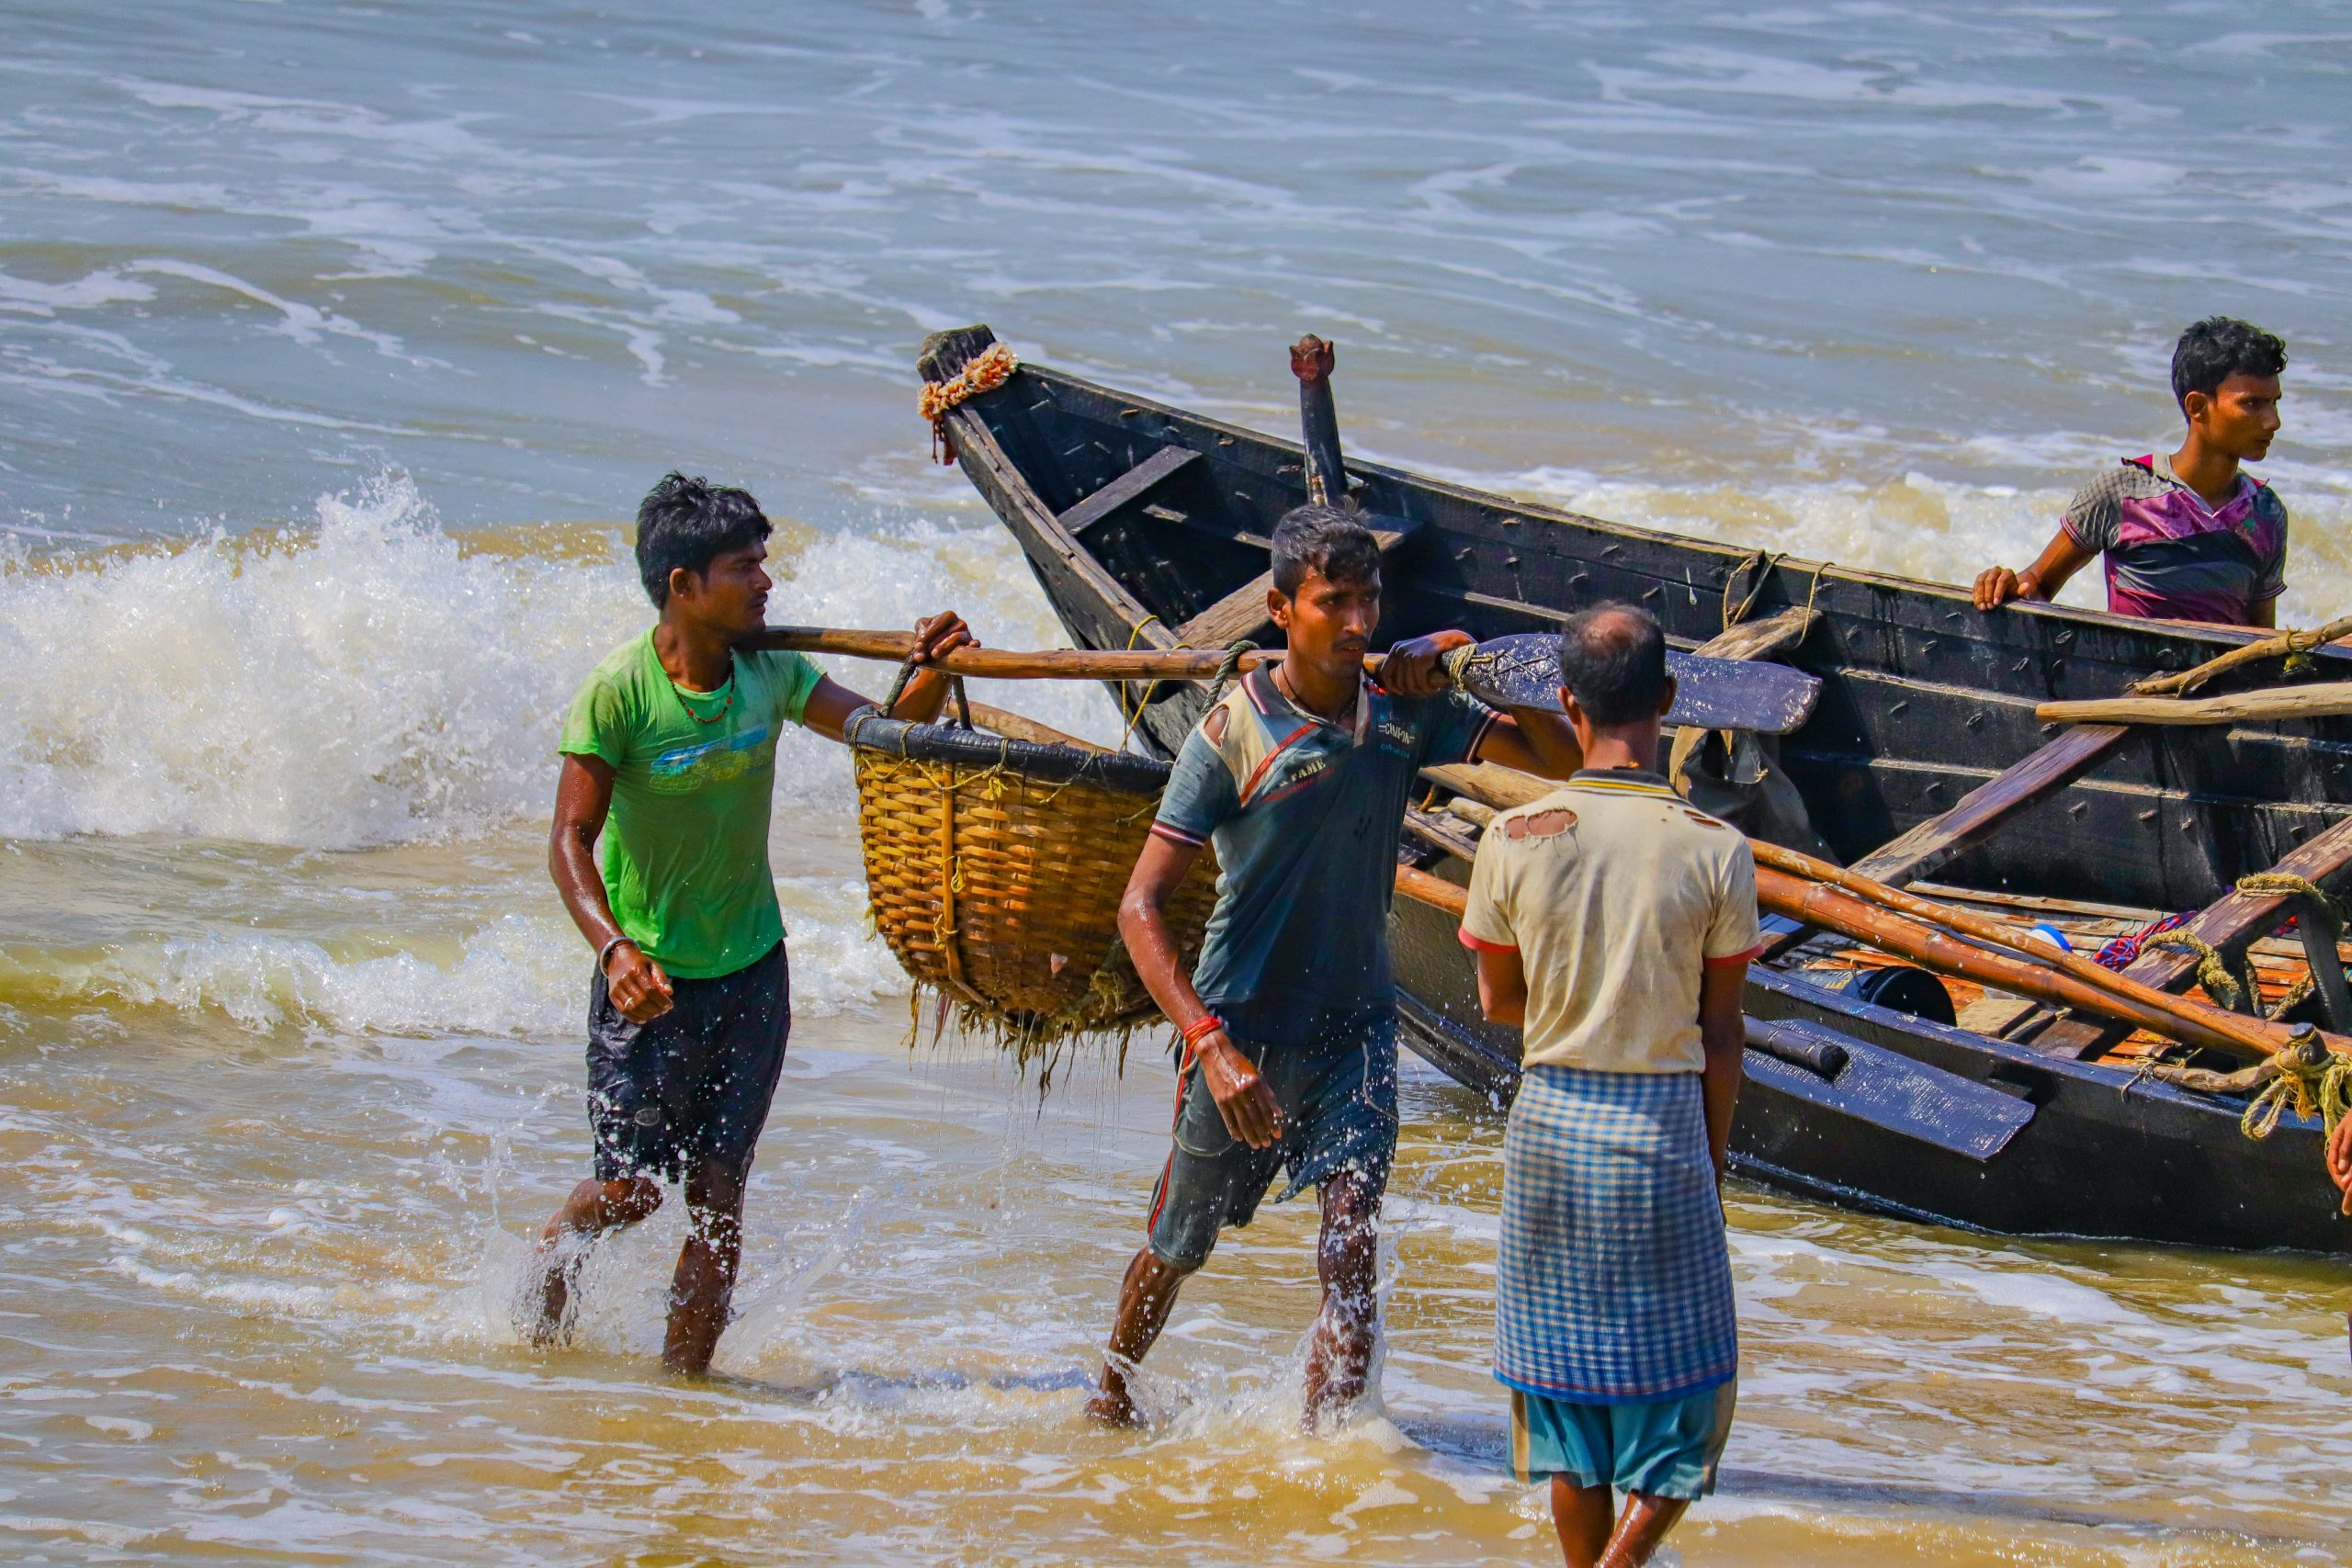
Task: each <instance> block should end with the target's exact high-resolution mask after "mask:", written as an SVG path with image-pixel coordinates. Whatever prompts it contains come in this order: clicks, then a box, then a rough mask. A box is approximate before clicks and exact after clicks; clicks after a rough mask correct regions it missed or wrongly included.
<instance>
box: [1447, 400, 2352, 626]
mask: <svg viewBox="0 0 2352 1568" xmlns="http://www.w3.org/2000/svg"><path fill="white" fill-rule="evenodd" d="M2087 450H2089V447H2088V445H2087V444H2086V443H2085V442H2083V441H2079V440H2076V439H2075V438H2072V437H2068V438H2063V439H2059V440H2057V443H2056V446H2054V447H2053V448H2052V449H2051V450H2048V451H2037V452H2036V453H2035V454H2034V456H2035V457H2036V458H2037V459H2038V460H2037V462H2036V464H2035V466H2037V467H2041V466H2056V467H2061V468H2067V467H2079V468H2081V469H2082V471H2083V472H2084V473H2085V474H2087V473H2088V472H2089V471H2090V467H2091V466H2090V465H2088V464H2075V463H2074V462H2072V461H2071V460H2072V459H2073V458H2075V457H2078V456H2079V455H2080V452H2082V451H2087ZM2018 456H2019V453H2018V451H2015V450H2009V451H2006V452H2005V453H2004V455H2003V460H2004V461H2010V462H2014V461H2016V460H2017V459H2018ZM2105 460H2109V461H2111V460H2113V459H2112V457H2111V456H2109V457H2107V458H2106V459H2105ZM1429 471H1431V472H1433V473H1437V474H1439V475H1440V476H1441V477H1443V478H1448V479H1454V480H1456V481H1457V482H1460V483H1464V484H1469V485H1475V486H1476V487H1478V488H1480V489H1485V490H1492V491H1502V492H1504V493H1507V494H1513V495H1523V496H1528V497H1532V498H1533V499H1535V500H1539V501H1545V502H1552V503H1553V504H1555V505H1558V506H1563V507H1566V508H1567V509H1569V510H1570V511H1575V512H1582V513H1588V514H1589V515H1592V516H1597V517H1602V518H1606V519H1609V520H1610V521H1612V522H1618V523H1631V524H1635V525H1642V526H1645V527H1652V528H1662V529H1667V530H1669V531H1671V532H1674V533H1679V534H1688V535H1691V536H1696V537H1700V538H1707V539H1719V540H1722V541H1723V542H1724V543H1726V544H1734V545H1739V546H1743V547H1749V548H1755V549H1770V550H1772V551H1774V552H1782V551H1785V552H1787V553H1789V554H1791V555H1794V556H1797V557H1800V558H1809V559H1813V560H1826V561H1833V562H1835V563H1837V564H1838V565H1839V566H1843V567H1852V568H1859V569H1861V570H1867V571H1881V572H1887V573H1891V574H1893V575H1895V576H1901V577H1912V578H1923V579H1926V580H1928V581H1934V582H1947V583H1965V582H1969V581H1973V580H1974V578H1975V576H1976V574H1977V573H1978V572H1980V571H1982V570H1984V569H1985V568H1986V567H1988V566H1996V565H2006V566H2011V567H2023V566H2024V565H2025V564H2026V563H2027V562H2029V561H2030V560H2032V559H2033V558H2034V557H2035V556H2036V555H2038V554H2040V553H2041V547H2043V546H2044V545H2046V544H2048V543H2049V542H2050V537H2051V536H2052V534H2053V533H2054V532H2055V531H2056V530H2057V527H2058V520H2059V518H2060V517H2061V516H2062V515H2063V514H2064V512H2065V510H2066V503H2067V502H2068V500H2069V499H2070V498H2071V496H2072V494H2073V491H2072V489H2071V488H2070V487H2066V486H2038V487H2033V488H2021V487H2017V486H2011V485H1997V484H1996V485H1985V484H1967V483H1962V482H1959V481H1955V480H1948V479H1936V478H1933V477H1931V476H1929V475H1927V474H1923V473H1917V472H1914V473H1909V474H1905V476H1904V477H1903V478H1901V479H1894V480H1891V481H1888V482H1886V483H1883V484H1860V483H1814V484H1759V485H1753V486H1746V485H1730V484H1724V485H1674V484H1653V483H1643V482H1639V481H1634V480H1628V479H1610V478H1604V477H1602V476H1600V475H1597V474H1592V473H1589V472H1586V471H1584V470H1582V469H1577V468H1550V467H1544V468H1528V469H1522V470H1519V471H1516V472H1510V473H1500V474H1497V473H1481V472H1476V471H1471V470H1464V469H1446V468H1430V470H1429ZM2303 477H2306V478H2312V479H2317V478H2319V477H2321V476H2316V475H2313V476H2303ZM2282 483H2287V485H2288V488H2287V489H2286V491H2284V493H2285V494H2286V496H2287V500H2288V503H2289V505H2290V509H2291V510H2292V513H2293V516H2294V520H2295V525H2294V533H2293V536H2292V540H2291V547H2290V555H2289V558H2288V567H2287V592H2286V593H2285V594H2284V595H2283V596H2282V598H2281V599H2280V601H2279V617H2280V621H2281V624H2285V625H2298V626H2301V625H2310V624H2314V623H2317V622H2321V621H2325V620H2330V619H2333V618H2334V617H2335V615H2340V614H2342V613H2343V606H2344V605H2346V604H2352V494H2347V493H2346V492H2345V491H2344V490H2343V489H2342V488H2340V487H2337V486H2323V485H2320V484H2316V483H2314V484H2312V485H2311V486H2310V487H2308V488H2302V487H2297V486H2294V485H2293V484H2291V482H2289V481H2286V480H2284V479H2282ZM1692 592H1694V593H1696V592H1700V591H1699V590H1698V589H1697V588H1696V587H1695V586H1694V587H1693V589H1692ZM2059 602H2060V603H2061V604H2074V605H2079V606H2082V607H2085V608H2104V607H2105V606H2106V602H2107V595H2106V590H2105V587H2104V586H2103V579H2102V578H2101V576H2100V574H2099V570H2098V566H2097V565H2096V564H2094V565H2093V566H2091V567H2090V568H2088V569H2086V570H2084V571H2082V572H2080V573H2078V574H2077V575H2076V577H2075V581H2072V582H2070V583H2068V584H2067V585H2066V588H2065V591H2064V592H2062V593H2061V594H2060V595H2059Z"/></svg>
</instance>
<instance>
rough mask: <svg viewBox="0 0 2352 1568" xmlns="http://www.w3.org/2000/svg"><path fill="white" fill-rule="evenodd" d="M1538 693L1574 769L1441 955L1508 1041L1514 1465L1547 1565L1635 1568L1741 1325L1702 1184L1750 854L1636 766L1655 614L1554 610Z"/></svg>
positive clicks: (1645, 734)
mask: <svg viewBox="0 0 2352 1568" xmlns="http://www.w3.org/2000/svg"><path fill="white" fill-rule="evenodd" d="M1560 682H1561V686H1562V692H1561V701H1562V705H1563V706H1564V707H1565V708H1566V712H1567V716H1568V723H1569V725H1570V727H1571V728H1574V729H1575V731H1576V736H1577V746H1578V748H1579V749H1580V750H1582V752H1583V755H1584V764H1585V765H1584V767H1583V768H1582V770H1580V771H1579V772H1578V773H1577V774H1576V775H1575V776H1574V777H1572V778H1570V779H1569V780H1568V782H1567V783H1566V784H1563V785H1562V786H1560V787H1559V788H1558V789H1556V790H1554V791H1553V792H1552V793H1551V794H1549V795H1544V797H1543V798H1542V799H1540V800H1537V801H1534V802H1532V804H1530V805H1527V806H1523V807H1519V808H1518V809H1517V810H1513V811H1506V812H1504V813H1503V814H1502V815H1501V816H1499V817H1498V818H1495V819H1494V822H1493V823H1492V824H1491V825H1490V826H1489V827H1488V828H1487V832H1486V836H1485V837H1484V839H1482V840H1480V842H1479V845H1478V859H1477V863H1476V868H1475V869H1474V870H1473V872H1472V873H1471V876H1470V897H1469V907H1468V908H1467V909H1466V910H1465V911H1464V914H1463V918H1462V941H1463V942H1464V944H1465V945H1467V946H1468V947H1470V948H1471V949H1472V950H1474V951H1475V952H1476V953H1477V955H1478V1000H1479V1004H1480V1006H1481V1007H1482V1008H1483V1009H1484V1010H1485V1012H1486V1014H1487V1017H1488V1018H1490V1019H1492V1020H1494V1021H1496V1022H1498V1023H1517V1024H1520V1025H1521V1026H1522V1029H1523V1038H1524V1042H1525V1046H1524V1059H1525V1062H1526V1067H1527V1070H1526V1074H1525V1076H1524V1077H1522V1078H1521V1083H1520V1089H1519V1096H1518V1098H1517V1099H1516V1100H1513V1101H1512V1103H1511V1108H1510V1125H1509V1126H1508V1128H1507V1129H1506V1130H1505V1132H1504V1134H1503V1203H1502V1225H1501V1231H1500V1235H1498V1239H1497V1243H1496V1248H1495V1377H1496V1379H1497V1381H1498V1382H1501V1383H1502V1384H1503V1385H1504V1386H1505V1387H1507V1388H1509V1389H1510V1391H1511V1468H1512V1470H1513V1471H1514V1472H1517V1473H1518V1474H1519V1475H1520V1477H1521V1479H1523V1480H1528V1481H1532V1480H1535V1479H1536V1478H1537V1477H1539V1476H1548V1477H1549V1478H1550V1479H1551V1483H1552V1519H1553V1524H1554V1526H1555V1529H1557V1531H1558V1533H1559V1539H1560V1550H1561V1552H1562V1554H1563V1556H1564V1557H1565V1559H1566V1562H1567V1564H1568V1568H1594V1565H1597V1564H1601V1563H1609V1564H1637V1563H1641V1562H1646V1561H1648V1559H1649V1556H1650V1554H1651V1553H1652V1552H1653V1551H1656V1550H1657V1546H1658V1543H1659V1542H1660V1541H1662V1540H1664V1539H1665V1538H1666V1534H1667V1532H1668V1530H1670V1529H1673V1528H1674V1525H1675V1522H1676V1521H1677V1520H1678V1519H1679V1517H1681V1515H1682V1512H1683V1510H1684V1509H1685V1508H1687V1507H1689V1506H1690V1505H1691V1501H1692V1500H1693V1499H1695V1498H1698V1497H1702V1496H1704V1495H1706V1494H1707V1493H1708V1492H1709V1491H1710V1490H1712V1489H1713V1485H1714V1477H1715V1462H1716V1461H1717V1459H1718V1458H1720V1457H1721V1455H1722V1453H1723V1448H1724V1439H1725V1438H1727V1437H1728V1436H1729V1435H1730V1431H1731V1416H1732V1404H1733V1399H1734V1392H1733V1391H1734V1389H1735V1388H1736V1385H1737V1378H1738V1372H1739V1333H1738V1323H1737V1318H1736V1313H1735V1310H1734V1306H1733V1302H1732V1288H1731V1258H1730V1254H1729V1250H1728V1249H1727V1247H1725V1245H1724V1214H1723V1206H1722V1203H1721V1201H1720V1200H1719V1198H1718V1195H1717V1189H1718V1187H1719V1185H1720V1184H1721V1182H1722V1179H1723V1170H1724V1159H1725V1157H1726V1156H1727V1153H1728V1150H1729V1146H1730V1140H1731V1121H1732V1111H1733V1110H1734V1108H1735V1106H1736V1104H1737V1101H1738V1099H1739V1079H1740V1051H1741V1046H1742V1043H1743V1041H1742V1033H1743V1030H1742V1023H1741V1017H1740V1001H1741V996H1742V992H1743V990H1744V988H1745V980H1746V976H1747V963H1748V960H1749V959H1751V958H1753V957H1754V956H1755V955H1756V953H1757V949H1758V941H1757V938H1758V931H1757V922H1756V863H1755V861H1754V860H1753V859H1752V858H1751V856H1750V853H1749V851H1748V847H1747V840H1746V839H1745V838H1743V837H1742V836H1741V835H1740V834H1738V833H1737V832H1736V831H1734V830H1733V829H1730V828H1728V827H1726V826H1724V824H1723V823H1721V822H1718V821H1717V820H1715V819H1714V818H1712V817H1710V816H1708V815H1706V814H1705V813H1704V812H1701V811H1695V810H1693V809H1691V807H1690V806H1688V805H1687V804H1685V803H1684V802H1683V800H1682V799H1681V797H1680V796H1679V795H1676V794H1675V793H1674V791H1673V789H1672V788H1671V787H1670V786H1668V784H1667V782H1666V780H1665V779H1664V778H1662V777H1660V776H1659V775H1658V774H1657V772H1656V769H1657V743H1658V727H1659V723H1660V721H1661V720H1662V719H1663V718H1664V716H1665V715H1666V712H1667V710H1668V707H1670V706H1671V705H1673V702H1674V682H1673V680H1672V679H1671V678H1670V677H1669V676H1668V674H1667V671H1666V638H1665V636H1664V634H1663V633H1662V632H1661V631H1660V629H1659V627H1658V624H1657V620H1656V619H1655V618H1654V617H1652V616H1651V615H1648V614H1647V613H1646V612H1645V611H1642V610H1638V609H1634V608H1633V607H1631V606H1629V605H1624V604H1604V605H1601V606H1600V607H1598V608H1596V609H1591V610H1587V611H1584V612H1582V613H1580V614H1578V615H1573V616H1571V617H1569V619H1568V621H1567V623H1566V626H1564V627H1563V628H1562V631H1561V634H1560ZM1619 1492H1623V1493H1624V1494H1625V1495H1626V1496H1625V1504H1624V1507H1623V1511H1622V1512H1620V1511H1619V1510H1618V1508H1617V1506H1616V1504H1615V1494H1616V1493H1619Z"/></svg>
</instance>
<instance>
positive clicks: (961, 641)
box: [800, 610, 980, 740]
mask: <svg viewBox="0 0 2352 1568" xmlns="http://www.w3.org/2000/svg"><path fill="white" fill-rule="evenodd" d="M979 645H980V644H979V639H978V637H974V636H973V635H972V633H971V629H970V628H969V627H967V626H965V625H964V617H963V616H961V615H957V614H956V612H955V611H953V610H944V611H942V612H941V613H940V614H938V615H931V616H926V617H925V618H924V619H922V620H920V621H917V622H916V623H915V657H916V658H918V659H932V658H935V657H937V656H938V655H940V654H943V653H947V652H951V651H953V650H954V649H959V648H978V647H979ZM947 691H948V679H947V675H946V672H945V671H940V670H918V671H915V672H914V677H913V679H911V680H910V681H909V682H907V686H906V690H904V691H902V692H900V693H899V700H898V702H897V704H896V705H894V706H892V708H891V709H890V712H889V714H888V717H891V718H903V719H907V720H909V721H910V722H911V723H915V724H929V723H931V722H932V721H933V720H934V719H936V718H937V717H938V716H939V712H940V709H942V708H944V707H945V706H946V705H947ZM879 706H881V704H879V703H877V702H876V701H875V700H874V699H873V698H871V697H863V696H860V695H858V694H856V693H855V692H853V691H851V690H850V689H849V688H848V687H847V686H844V685H842V684H841V682H837V681H835V680H834V679H833V678H832V677H831V676H830V675H828V676H820V677H819V679H818V682H817V686H816V689H815V690H814V691H812V692H810V693H809V704H808V705H807V706H806V707H804V708H803V709H801V712H800V722H801V723H802V724H804V725H806V726H808V727H809V728H810V729H813V730H815V731H816V732H817V733H818V734H820V735H821V736H823V737H824V738H825V739H828V740H839V739H842V727H843V726H844V725H846V724H848V723H849V717H850V715H852V714H854V713H855V712H856V711H857V710H858V709H860V708H863V707H879Z"/></svg>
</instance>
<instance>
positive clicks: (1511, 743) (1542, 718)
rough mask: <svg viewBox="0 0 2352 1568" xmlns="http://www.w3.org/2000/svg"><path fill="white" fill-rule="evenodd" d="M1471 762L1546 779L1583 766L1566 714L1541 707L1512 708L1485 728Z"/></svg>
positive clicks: (1566, 773) (1581, 755)
mask: <svg viewBox="0 0 2352 1568" xmlns="http://www.w3.org/2000/svg"><path fill="white" fill-rule="evenodd" d="M1471 761H1476V762H1496V763H1499V764H1500V765H1501V766H1503V767H1506V768H1517V769H1518V770H1519V771H1520V772H1521V773H1535V774H1539V775H1541V776H1542V777H1544V778H1547V779H1564V778H1566V777H1567V776H1568V775H1569V774H1571V773H1575V772H1576V771H1577V769H1578V768H1581V767H1583V766H1584V750H1583V749H1582V748H1581V747H1579V746H1578V745H1577V732H1576V731H1575V730H1574V729H1572V728H1569V727H1568V717H1567V715H1566V714H1559V713H1552V712H1550V711H1548V710H1546V709H1544V708H1513V709H1512V710H1511V711H1510V712H1509V713H1507V714H1505V715H1503V716H1502V718H1501V720H1500V721H1499V722H1498V723H1496V724H1495V725H1494V726H1492V727H1491V728H1488V729H1487V734H1486V739H1482V740H1480V741H1479V742H1478V750H1477V751H1476V753H1475V754H1474V755H1473V756H1472V758H1471Z"/></svg>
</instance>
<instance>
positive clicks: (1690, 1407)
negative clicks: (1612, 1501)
mask: <svg viewBox="0 0 2352 1568" xmlns="http://www.w3.org/2000/svg"><path fill="white" fill-rule="evenodd" d="M1738 1388H1739V1384H1738V1382H1736V1381H1734V1382H1727V1383H1723V1384H1721V1385H1719V1386H1717V1387H1714V1388H1710V1389H1702V1390H1701V1391H1700V1392H1699V1393H1689V1394H1683V1395H1681V1396H1680V1397H1679V1398H1675V1399H1654V1400H1649V1401H1646V1402H1645V1403H1641V1404H1576V1403H1574V1402H1572V1401H1569V1400H1566V1399H1549V1398H1546V1397H1545V1396H1544V1395H1543V1394H1540V1393H1522V1392H1521V1391H1520V1390H1518V1389H1512V1390H1511V1391H1510V1468H1511V1473H1512V1474H1514V1475H1516V1476H1518V1477H1519V1478H1520V1479H1521V1481H1536V1480H1540V1479H1541V1478H1543V1477H1544V1476H1546V1475H1565V1476H1566V1477H1567V1478H1568V1480H1569V1481H1570V1482H1571V1483H1574V1484H1576V1485H1577V1486H1583V1487H1591V1486H1611V1487H1614V1488H1616V1489H1617V1490H1618V1491H1620V1492H1639V1493H1641V1494H1643V1495H1645V1496H1650V1497H1679V1498H1681V1499H1683V1500H1684V1501H1686V1502H1695V1501H1696V1500H1698V1499H1699V1498H1701V1497H1703V1496H1705V1495H1707V1494H1708V1493H1710V1492H1713V1490H1714V1489H1715V1461H1718V1460H1720V1459H1722V1458H1723V1453H1724V1442H1725V1441H1726V1440H1728V1439H1729V1438H1730V1437H1731V1416H1732V1407H1733V1405H1734V1404H1736V1403H1737V1401H1738V1393H1737V1391H1738Z"/></svg>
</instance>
